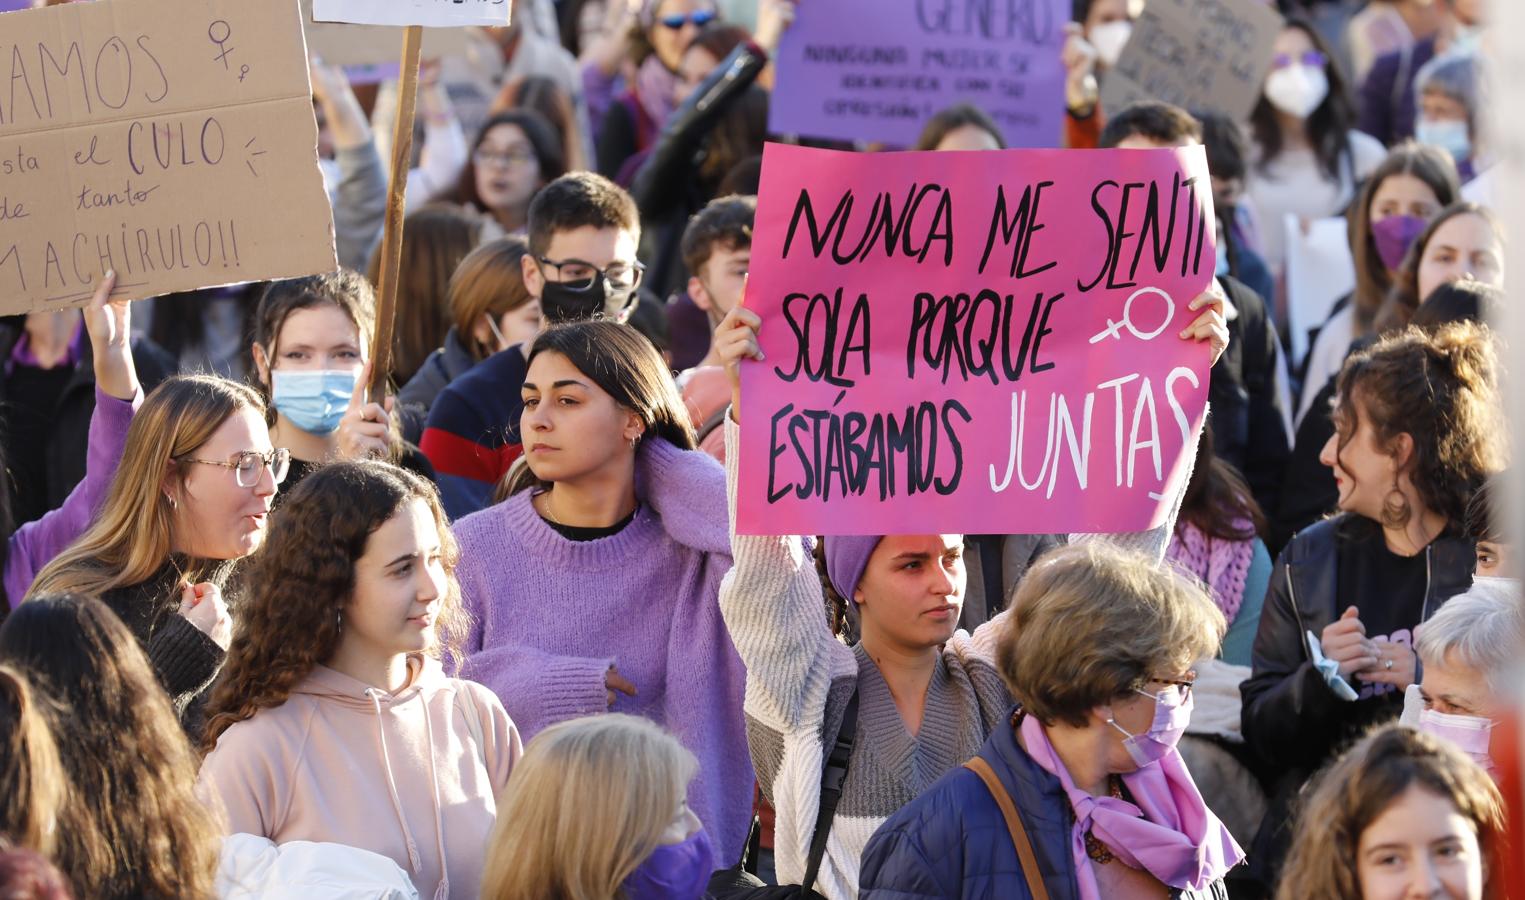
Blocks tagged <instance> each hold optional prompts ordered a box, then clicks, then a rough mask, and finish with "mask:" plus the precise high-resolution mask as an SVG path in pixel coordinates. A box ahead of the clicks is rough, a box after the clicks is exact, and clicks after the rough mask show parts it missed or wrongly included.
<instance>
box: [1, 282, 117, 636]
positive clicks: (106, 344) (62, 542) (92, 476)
mask: <svg viewBox="0 0 1525 900" xmlns="http://www.w3.org/2000/svg"><path fill="white" fill-rule="evenodd" d="M115 286H116V275H115V273H111V272H108V273H107V274H106V277H105V278H102V279H101V283H100V284H99V285H98V286H97V287H96V291H95V296H94V297H93V298H92V299H91V300H90V305H89V307H87V308H86V310H85V329H86V331H88V332H89V335H90V345H91V351H92V352H93V354H94V365H95V410H94V411H93V412H91V414H90V433H89V438H88V440H89V446H88V447H87V454H86V456H85V478H84V480H83V481H81V482H80V483H79V484H77V485H75V487H74V490H73V491H71V492H70V493H69V496H68V497H67V498H65V500H64V502H63V504H62V505H60V506H59V507H58V508H57V509H55V510H53V511H51V512H49V513H48V514H47V515H45V516H43V517H42V518H40V519H38V520H36V521H34V522H28V523H27V524H25V525H23V526H21V528H20V529H18V530H17V531H16V533H15V534H13V535H11V538H10V553H9V555H8V556H7V557H6V560H5V575H4V578H5V593H6V597H7V598H8V599H9V601H10V604H11V605H12V606H15V605H16V604H17V603H20V602H21V598H22V597H23V596H25V594H26V591H27V588H29V587H31V586H32V580H33V579H34V578H36V577H37V573H38V572H39V571H40V570H41V569H42V567H43V566H45V565H47V564H48V563H49V562H50V561H52V559H53V557H55V556H57V555H58V554H59V553H60V552H61V551H62V550H63V549H64V548H65V547H67V546H68V545H69V544H71V543H73V542H74V539H75V538H77V537H79V536H80V535H81V534H82V533H83V532H84V530H85V529H86V528H88V527H89V525H90V520H91V519H92V518H94V516H95V511H96V510H98V509H100V508H101V504H102V503H103V502H105V500H106V494H107V492H108V491H109V490H110V489H111V479H112V477H113V476H114V475H115V474H116V467H117V462H118V461H120V460H121V458H122V453H123V451H124V450H125V449H126V446H127V429H128V427H129V426H131V425H132V416H133V412H134V411H135V410H136V409H137V405H138V404H139V403H141V402H142V401H143V391H142V387H141V386H140V385H139V384H138V373H137V369H136V367H135V366H134V365H133V361H132V351H131V349H130V345H131V340H132V310H131V307H130V305H129V304H128V303H127V301H125V300H110V299H109V298H110V296H111V291H112V289H113V288H114V287H115Z"/></svg>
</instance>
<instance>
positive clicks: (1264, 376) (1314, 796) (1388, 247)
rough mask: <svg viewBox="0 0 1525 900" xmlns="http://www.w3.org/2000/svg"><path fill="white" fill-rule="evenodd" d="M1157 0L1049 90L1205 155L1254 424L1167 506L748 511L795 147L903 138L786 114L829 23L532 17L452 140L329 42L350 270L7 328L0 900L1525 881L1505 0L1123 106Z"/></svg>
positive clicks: (1338, 1) (325, 106) (1078, 135)
mask: <svg viewBox="0 0 1525 900" xmlns="http://www.w3.org/2000/svg"><path fill="white" fill-rule="evenodd" d="M798 2H801V3H805V2H816V0H798ZM1150 2H1153V0H1150ZM1144 3H1145V0H1074V4H1073V10H1072V13H1073V15H1072V21H1071V22H1070V23H1069V25H1068V26H1067V29H1066V33H1065V41H1066V43H1065V47H1064V51H1063V56H1062V64H1063V66H1064V68H1065V79H1064V92H1063V97H1062V98H1057V99H1056V100H1055V101H1054V102H1062V103H1064V104H1065V105H1066V107H1067V111H1066V119H1065V127H1064V133H1063V135H1062V136H1056V140H1060V141H1062V143H1063V146H1065V147H1068V148H1072V149H1094V148H1123V149H1158V148H1182V147H1194V146H1198V145H1201V146H1203V147H1204V148H1205V152H1206V156H1207V159H1208V164H1209V169H1210V172H1211V175H1212V188H1213V200H1214V211H1215V214H1216V218H1217V223H1216V224H1217V234H1218V240H1217V250H1218V253H1217V266H1216V272H1215V275H1214V278H1213V281H1212V284H1211V286H1209V287H1208V288H1207V290H1206V291H1205V292H1204V293H1203V294H1202V295H1201V296H1199V297H1197V298H1196V299H1195V300H1194V301H1192V302H1191V304H1190V309H1191V313H1190V315H1191V316H1192V318H1193V321H1192V322H1191V325H1190V326H1189V327H1188V329H1187V331H1186V332H1185V333H1183V334H1182V336H1181V340H1184V341H1193V342H1200V343H1201V344H1203V345H1205V346H1206V347H1208V348H1210V351H1209V352H1210V356H1211V359H1212V367H1211V370H1210V372H1211V380H1210V385H1209V400H1210V415H1209V418H1208V422H1207V425H1206V427H1205V428H1204V429H1203V431H1202V432H1201V434H1200V436H1199V437H1198V438H1197V439H1196V440H1195V443H1194V444H1193V445H1192V446H1189V447H1188V448H1187V453H1188V454H1193V458H1192V460H1191V467H1190V472H1191V475H1190V479H1189V481H1188V482H1187V483H1186V484H1185V485H1184V486H1182V488H1181V489H1180V492H1179V495H1178V496H1174V497H1170V498H1165V499H1166V502H1167V505H1168V506H1169V508H1170V509H1171V514H1170V516H1169V517H1168V518H1167V520H1166V521H1165V522H1164V523H1163V524H1161V525H1160V526H1159V527H1157V528H1154V529H1151V530H1148V531H1142V532H1137V533H1127V534H1022V535H984V534H981V535H973V534H971V535H956V534H904V533H897V534H891V535H888V536H874V535H862V536H830V537H825V538H820V537H817V536H811V535H777V536H759V535H753V534H744V533H741V532H740V531H739V530H738V528H737V492H738V479H739V474H738V472H739V462H738V461H739V457H740V450H739V441H740V440H741V428H742V422H741V409H742V407H741V402H740V401H741V390H742V389H741V379H740V375H739V372H740V369H741V368H742V366H743V365H744V364H745V363H746V361H748V360H758V359H761V350H760V344H759V338H758V334H759V331H760V330H761V329H764V328H767V327H769V325H770V323H768V322H766V321H764V320H763V319H762V318H760V317H759V315H758V314H757V313H756V312H755V311H753V310H752V309H749V308H747V305H746V304H745V303H744V302H743V298H744V295H745V291H746V283H747V271H748V267H749V266H750V264H751V259H750V256H751V249H752V240H753V227H754V222H755V219H756V213H757V194H758V192H759V188H760V183H761V179H762V162H761V159H762V158H761V153H762V149H763V144H764V142H765V141H766V140H790V141H796V142H801V143H806V144H810V145H812V146H825V147H829V148H832V149H837V150H848V151H858V152H876V151H878V150H881V149H886V148H881V147H878V146H869V145H852V144H841V143H837V142H822V141H813V140H810V139H809V138H808V136H807V137H803V138H802V137H799V136H784V135H770V134H769V132H768V104H769V98H770V90H771V87H772V84H773V79H774V72H773V63H772V59H773V58H774V56H775V55H776V53H777V50H778V48H779V44H780V42H781V41H782V40H784V37H785V35H786V33H787V31H788V29H789V28H790V27H791V23H792V22H793V21H794V19H795V17H796V13H797V9H796V0H554V2H553V0H514V2H513V4H512V5H513V18H512V24H511V25H510V26H508V27H505V28H482V29H473V30H472V32H471V39H472V46H471V48H470V51H469V52H464V51H463V52H462V54H460V55H459V56H452V57H447V58H444V59H439V60H428V61H426V62H425V64H424V67H423V71H422V73H421V83H420V87H419V92H420V94H419V103H418V121H417V123H416V132H417V134H418V138H419V139H418V141H417V144H418V147H419V151H418V152H417V153H416V154H415V158H414V160H413V163H412V167H411V169H410V171H408V172H406V173H390V174H389V173H388V172H387V171H386V166H385V164H384V163H383V160H384V159H386V158H389V157H390V151H389V148H388V147H387V146H386V144H387V142H388V141H389V140H390V129H391V125H390V123H391V121H392V118H393V115H394V111H395V109H396V107H397V105H398V102H399V100H398V96H397V86H396V85H395V84H393V83H391V82H382V83H380V84H364V83H352V81H351V78H350V76H349V75H347V74H346V72H345V71H344V70H342V69H338V68H335V67H332V66H328V65H325V64H324V63H323V62H322V61H321V60H319V59H314V60H313V63H312V69H311V80H312V86H313V94H314V113H315V116H316V119H317V122H318V123H319V126H320V136H321V137H320V145H319V150H320V156H321V159H320V168H321V169H322V172H323V175H324V180H325V184H326V186H327V188H328V191H329V196H330V200H331V203H332V206H333V211H334V225H335V244H336V251H337V255H338V261H339V264H340V269H339V270H338V271H335V272H332V273H329V274H324V275H316V276H310V277H305V278H296V279H287V280H282V281H276V282H269V283H259V284H243V285H236V286H233V287H226V288H216V289H209V290H203V291H196V292H191V293H188V294H184V295H175V296H165V297H158V298H154V299H152V300H147V301H141V302H138V303H134V304H130V305H129V304H127V303H125V302H122V301H119V300H113V299H111V294H112V289H113V287H114V277H113V276H112V275H110V274H108V275H107V276H106V277H104V278H103V279H102V280H101V281H100V282H99V284H98V285H97V289H96V291H95V296H94V297H93V299H92V300H91V301H90V303H89V305H88V306H87V307H86V308H85V309H83V310H82V311H81V310H56V311H46V312H36V313H31V314H29V315H26V316H17V317H13V318H11V319H8V320H5V321H3V322H0V348H3V349H4V352H5V360H6V363H5V367H4V369H3V370H0V401H3V402H0V453H3V457H0V473H3V474H0V481H3V484H0V529H3V531H0V536H3V537H4V538H5V541H4V542H3V543H0V568H3V580H0V593H3V597H4V600H3V602H0V897H4V898H49V900H53V898H69V897H73V898H79V900H84V898H92V900H93V898H103V900H127V898H191V900H203V898H213V897H218V898H255V897H272V898H273V897H312V898H340V897H385V898H398V900H405V898H418V897H424V898H428V897H432V898H435V900H444V898H447V897H477V896H481V897H484V898H492V900H659V898H660V900H700V898H715V900H740V898H761V897H769V896H791V897H792V896H817V897H824V898H828V900H851V898H857V897H863V898H873V900H904V898H922V897H925V898H932V897H939V898H941V897H957V898H997V897H999V898H1022V897H1032V898H1046V897H1056V898H1058V897H1068V898H1082V900H1098V898H1134V897H1158V896H1169V897H1179V898H1219V900H1222V898H1227V897H1230V896H1232V897H1234V898H1236V900H1237V898H1248V900H1255V898H1266V900H1269V898H1273V897H1274V898H1278V900H1294V898H1297V900H1301V898H1339V900H1347V898H1348V900H1356V898H1396V897H1446V898H1452V900H1484V898H1490V900H1491V898H1503V897H1506V896H1510V893H1509V892H1510V890H1513V891H1514V892H1515V893H1514V894H1513V896H1516V897H1519V896H1521V894H1520V891H1522V890H1525V882H1522V881H1521V880H1520V879H1521V877H1522V875H1521V872H1520V871H1519V870H1520V868H1521V867H1522V866H1525V864H1522V862H1521V860H1522V859H1525V851H1522V849H1521V841H1522V839H1521V837H1520V834H1521V822H1520V821H1519V820H1518V816H1519V815H1521V813H1520V810H1519V803H1520V800H1521V796H1520V795H1521V784H1520V747H1519V743H1518V740H1517V738H1518V735H1519V733H1520V711H1521V708H1522V706H1521V704H1522V701H1525V697H1522V690H1521V685H1522V682H1525V593H1522V588H1521V584H1522V582H1521V579H1522V577H1525V562H1521V561H1519V560H1518V559H1516V558H1514V550H1513V549H1512V548H1513V546H1514V543H1515V541H1516V540H1517V539H1519V538H1520V535H1518V534H1514V533H1513V532H1512V531H1511V530H1510V528H1509V527H1508V523H1510V522H1512V521H1513V520H1514V519H1516V518H1518V517H1517V516H1506V515H1504V512H1505V509H1504V508H1505V504H1506V501H1505V493H1504V486H1503V476H1504V473H1505V472H1506V471H1507V470H1508V468H1509V466H1510V465H1511V451H1510V447H1509V446H1508V440H1507V433H1508V429H1507V427H1506V425H1505V416H1504V411H1503V401H1502V393H1501V379H1502V377H1503V373H1502V369H1501V362H1500V360H1501V358H1502V357H1503V355H1504V349H1503V346H1502V339H1501V337H1500V335H1499V334H1498V333H1496V332H1495V331H1494V330H1493V329H1492V328H1490V326H1489V324H1488V323H1489V321H1490V320H1491V319H1492V317H1493V316H1494V315H1495V314H1496V313H1497V311H1498V310H1499V308H1500V307H1501V306H1502V304H1503V303H1504V302H1505V301H1504V297H1505V291H1506V290H1507V285H1506V282H1505V265H1504V263H1505V241H1506V235H1505V234H1504V232H1503V230H1502V228H1501V226H1500V222H1499V219H1498V217H1497V216H1496V214H1495V212H1494V211H1493V204H1494V202H1495V191H1496V190H1497V188H1496V186H1495V180H1496V175H1495V172H1494V165H1495V155H1494V141H1493V140H1492V134H1491V129H1490V121H1489V116H1488V110H1489V109H1490V103H1491V100H1490V94H1491V91H1492V88H1491V84H1490V77H1489V68H1488V66H1487V63H1486V60H1487V58H1488V57H1487V53H1488V49H1489V46H1490V42H1491V40H1492V38H1491V35H1490V32H1489V30H1488V28H1487V24H1488V22H1487V18H1486V13H1485V10H1484V8H1483V7H1484V4H1483V3H1482V0H1369V2H1359V0H1283V2H1281V3H1279V4H1277V6H1278V7H1279V10H1280V12H1281V13H1282V14H1283V15H1284V16H1285V20H1284V25H1283V26H1282V27H1281V29H1280V30H1279V32H1278V33H1277V34H1276V35H1275V36H1274V48H1273V62H1272V64H1271V69H1270V71H1269V73H1268V74H1267V75H1266V77H1265V81H1264V87H1263V91H1262V92H1261V96H1260V98H1259V99H1258V101H1257V103H1256V105H1255V107H1254V109H1253V111H1252V112H1251V113H1250V115H1249V116H1248V118H1247V119H1245V120H1244V121H1236V120H1235V119H1234V118H1233V117H1229V116H1225V115H1223V114H1221V113H1216V112H1209V111H1200V112H1196V111H1191V110H1185V109H1181V108H1178V107H1175V106H1172V105H1169V104H1166V103H1161V102H1142V103H1137V104H1134V105H1131V106H1128V107H1125V108H1121V109H1106V108H1103V105H1102V103H1101V100H1100V98H1101V96H1102V93H1101V90H1100V87H1101V85H1103V84H1104V83H1105V80H1106V78H1107V77H1108V71H1109V69H1111V68H1112V67H1114V66H1116V65H1117V63H1118V60H1119V58H1120V56H1121V54H1122V52H1123V48H1124V47H1125V45H1126V44H1127V42H1128V40H1129V37H1130V34H1131V30H1132V28H1133V22H1134V20H1136V19H1137V18H1138V16H1139V15H1140V14H1141V10H1142V8H1143V6H1144ZM39 5H43V4H42V2H41V0H39ZM46 5H52V2H48V3H47V4H46ZM0 21H3V16H0ZM373 123H376V124H375V125H373ZM1007 146H1008V143H1007V140H1006V137H1005V136H1004V135H1003V134H1002V131H1001V128H1000V127H999V126H998V125H997V123H996V122H995V121H994V120H993V119H992V118H991V117H990V116H989V115H987V114H986V112H985V111H983V110H981V109H980V108H978V107H977V106H974V105H959V106H954V107H950V108H948V109H944V110H941V111H938V112H936V113H935V114H934V115H931V116H930V117H929V118H928V120H927V121H926V123H925V129H924V131H923V134H922V137H921V139H920V141H919V142H918V144H917V146H916V147H915V148H914V149H918V150H923V151H928V152H929V153H938V154H949V155H947V156H938V157H935V158H936V159H939V160H941V161H942V162H943V163H945V164H947V165H949V166H952V165H956V164H957V162H956V157H955V156H953V155H952V154H955V153H957V152H960V151H998V150H1002V149H1005V148H1006V147H1007ZM929 158H932V157H929ZM389 178H405V179H406V181H407V205H408V212H407V217H406V220H405V229H404V239H403V242H402V261H401V278H400V281H399V293H398V299H397V312H396V328H395V332H394V333H395V338H394V343H393V346H392V347H391V350H390V353H389V354H387V355H388V356H389V357H390V363H389V368H388V372H387V373H386V374H387V375H388V376H389V377H388V379H387V381H388V383H389V384H390V385H391V389H390V390H388V391H387V392H386V394H385V395H384V396H373V395H371V394H370V393H369V390H368V386H369V385H371V384H372V383H373V381H374V379H373V377H372V376H373V374H374V373H373V365H374V361H373V359H372V354H373V352H374V350H375V347H374V344H375V334H376V333H377V330H378V322H377V318H378V304H377V295H376V281H377V279H378V272H379V270H380V265H381V264H380V260H379V255H380V243H381V233H382V228H383V221H384V217H385V212H386V197H387V189H388V181H389ZM1331 217H1343V219H1344V221H1345V223H1346V225H1345V228H1346V233H1347V236H1348V243H1349V251H1350V261H1351V262H1350V271H1348V272H1347V273H1344V274H1345V275H1346V276H1348V279H1349V283H1351V284H1353V285H1354V287H1353V288H1352V289H1351V290H1350V292H1349V293H1348V294H1347V295H1346V296H1344V297H1342V298H1339V299H1338V301H1337V302H1335V303H1333V305H1332V306H1330V307H1328V308H1325V309H1323V310H1322V311H1321V314H1320V315H1321V317H1322V318H1321V321H1320V322H1318V323H1315V324H1316V325H1317V326H1318V327H1316V328H1314V329H1312V330H1311V331H1309V330H1304V331H1303V333H1301V334H1298V333H1296V332H1297V331H1298V329H1300V328H1302V327H1303V325H1305V324H1306V323H1302V324H1300V323H1299V321H1298V320H1297V317H1296V316H1295V315H1293V313H1292V310H1293V309H1298V310H1305V309H1307V308H1308V306H1307V298H1306V297H1302V296H1299V295H1298V293H1297V292H1298V290H1299V287H1298V284H1297V282H1296V280H1295V279H1292V278H1290V277H1289V272H1288V267H1289V266H1288V264H1289V255H1290V254H1292V253H1294V252H1295V250H1294V248H1293V247H1292V246H1290V244H1295V242H1296V241H1297V239H1298V238H1299V235H1301V234H1304V233H1306V232H1307V231H1308V229H1309V228H1310V227H1312V225H1313V223H1315V222H1316V220H1321V219H1327V218H1331ZM775 327H776V326H775ZM746 427H747V428H748V429H749V430H750V429H753V428H760V427H765V426H760V425H758V424H756V423H753V422H751V421H748V422H747V423H746ZM903 526H904V523H900V526H897V527H894V528H887V529H886V530H890V531H897V532H903V531H907V530H909V529H907V528H905V527H903ZM1511 804H1513V807H1512V808H1511ZM1511 815H1513V816H1514V817H1515V820H1514V821H1511ZM1511 879H1514V880H1511ZM790 886H793V887H790ZM780 890H787V891H792V892H790V893H778V891H780ZM770 891H771V892H770Z"/></svg>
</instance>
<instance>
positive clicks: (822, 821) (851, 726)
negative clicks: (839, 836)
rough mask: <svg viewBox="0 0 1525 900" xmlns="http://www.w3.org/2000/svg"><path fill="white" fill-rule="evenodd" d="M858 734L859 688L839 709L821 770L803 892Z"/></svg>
mask: <svg viewBox="0 0 1525 900" xmlns="http://www.w3.org/2000/svg"><path fill="white" fill-rule="evenodd" d="M857 736H858V688H857V686H856V685H854V686H853V693H852V696H851V697H850V698H848V700H847V709H846V710H844V711H843V712H842V724H841V726H840V727H839V728H838V729H837V740H836V743H835V744H833V745H832V748H831V754H830V755H828V756H827V757H826V765H825V767H824V768H823V769H822V771H821V807H820V810H819V811H818V812H817V813H816V817H815V831H814V832H813V833H812V834H811V835H810V855H809V857H807V859H806V862H805V879H804V881H802V882H801V886H802V887H803V888H804V889H805V890H806V891H813V890H815V879H816V875H818V874H819V873H820V871H821V860H822V859H823V858H825V856H826V837H827V835H829V834H830V833H831V820H832V819H834V818H836V815H837V803H838V802H840V801H841V799H842V785H843V784H844V783H845V782H846V781H847V761H848V760H850V759H852V755H853V740H854V739H855V738H856V737H857Z"/></svg>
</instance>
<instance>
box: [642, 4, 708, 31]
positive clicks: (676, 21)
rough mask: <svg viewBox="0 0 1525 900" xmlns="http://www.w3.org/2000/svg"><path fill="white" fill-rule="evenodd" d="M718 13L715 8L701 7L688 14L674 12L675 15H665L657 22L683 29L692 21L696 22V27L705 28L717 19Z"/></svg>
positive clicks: (675, 28) (664, 25) (674, 29)
mask: <svg viewBox="0 0 1525 900" xmlns="http://www.w3.org/2000/svg"><path fill="white" fill-rule="evenodd" d="M716 15H717V14H716V12H715V11H714V10H713V9H701V10H699V11H697V12H691V13H689V14H688V15H684V14H682V13H674V14H673V15H670V16H663V17H662V18H660V19H658V20H657V24H658V25H661V26H662V27H663V28H671V29H672V30H673V31H677V30H679V29H681V28H682V27H683V26H684V25H687V24H688V23H690V22H692V23H694V27H695V28H703V27H704V26H706V25H708V24H709V23H711V22H713V21H715V16H716Z"/></svg>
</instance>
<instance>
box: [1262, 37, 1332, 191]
mask: <svg viewBox="0 0 1525 900" xmlns="http://www.w3.org/2000/svg"><path fill="white" fill-rule="evenodd" d="M1282 28H1283V29H1286V28H1296V29H1297V30H1298V31H1301V32H1302V33H1303V34H1306V35H1307V36H1308V40H1309V41H1311V42H1312V43H1313V49H1315V50H1317V51H1318V52H1320V53H1322V54H1324V59H1325V60H1327V61H1326V62H1325V63H1324V76H1325V77H1326V78H1328V79H1329V94H1328V96H1326V97H1325V98H1324V102H1323V103H1320V104H1319V105H1318V108H1317V109H1315V110H1314V111H1313V113H1312V114H1311V115H1309V116H1308V121H1307V129H1308V141H1309V143H1311V144H1312V145H1313V153H1314V155H1315V156H1316V157H1318V164H1319V169H1320V170H1321V171H1322V172H1323V173H1324V175H1325V177H1327V178H1330V179H1334V180H1338V179H1339V177H1340V166H1341V165H1342V164H1344V163H1345V161H1346V160H1347V158H1349V156H1350V152H1351V151H1350V129H1351V128H1352V127H1354V124H1355V120H1356V110H1355V104H1354V103H1352V102H1351V99H1350V93H1349V88H1348V87H1347V86H1346V84H1345V76H1344V75H1343V74H1342V73H1341V72H1340V67H1339V64H1338V63H1337V62H1335V59H1334V51H1333V50H1331V49H1330V48H1329V44H1328V43H1327V42H1326V41H1325V40H1324V39H1323V37H1322V36H1320V35H1319V33H1318V29H1316V28H1314V27H1313V25H1312V24H1311V23H1310V22H1308V21H1307V20H1306V19H1300V18H1296V17H1293V18H1289V19H1287V21H1286V22H1285V23H1284V24H1283V25H1282ZM1250 132H1251V134H1253V135H1254V136H1255V143H1256V144H1258V145H1259V147H1260V160H1259V163H1258V165H1259V167H1260V169H1261V170H1266V169H1268V168H1269V167H1270V165H1271V163H1272V162H1273V161H1275V159H1276V157H1278V156H1280V155H1281V151H1282V138H1281V125H1280V124H1278V123H1277V120H1276V107H1274V106H1272V105H1271V101H1269V100H1267V99H1266V97H1265V93H1264V92H1263V91H1262V92H1261V95H1260V99H1259V100H1257V101H1256V103H1255V110H1254V112H1252V113H1250ZM1350 162H1351V164H1352V168H1354V160H1353V159H1352V160H1350ZM1354 174H1355V173H1354V172H1353V171H1352V173H1351V175H1352V180H1354Z"/></svg>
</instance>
